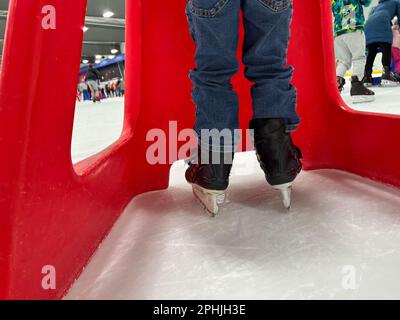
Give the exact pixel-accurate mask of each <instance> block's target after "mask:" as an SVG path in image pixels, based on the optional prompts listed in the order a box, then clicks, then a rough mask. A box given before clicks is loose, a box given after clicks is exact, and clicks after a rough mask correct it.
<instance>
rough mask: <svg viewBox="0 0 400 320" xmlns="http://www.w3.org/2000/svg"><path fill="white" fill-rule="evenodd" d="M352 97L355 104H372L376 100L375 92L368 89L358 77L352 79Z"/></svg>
mask: <svg viewBox="0 0 400 320" xmlns="http://www.w3.org/2000/svg"><path fill="white" fill-rule="evenodd" d="M350 96H351V100H352V102H353V103H362V102H371V101H374V100H375V92H373V91H372V90H370V89H368V88H366V87H365V86H364V84H363V83H362V82H361V81H360V80H359V79H358V77H357V76H352V77H351V90H350Z"/></svg>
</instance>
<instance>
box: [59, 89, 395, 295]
mask: <svg viewBox="0 0 400 320" xmlns="http://www.w3.org/2000/svg"><path fill="white" fill-rule="evenodd" d="M399 90H400V88H399ZM77 117H82V118H81V119H79V118H78V119H77V120H76V123H77V124H78V127H77V128H78V129H77V130H76V131H75V135H74V139H75V141H74V149H73V152H74V158H75V159H79V158H81V157H83V156H85V155H87V154H88V153H90V152H91V151H96V152H97V151H100V150H101V149H102V148H103V147H106V146H107V145H109V144H110V143H112V142H113V141H115V139H117V138H118V136H119V133H120V130H121V128H122V117H123V103H122V100H110V101H108V102H107V103H106V102H103V104H102V105H101V106H100V105H99V106H98V105H96V106H93V105H92V104H84V105H79V106H78V110H77ZM85 139H87V140H85ZM184 170H185V167H184V164H183V163H182V162H178V163H176V164H175V165H174V166H173V168H172V172H171V187H170V188H169V189H168V190H165V191H157V192H152V193H147V194H143V195H141V196H138V197H136V198H135V199H133V201H132V202H131V204H130V205H129V206H128V207H127V209H126V210H125V212H124V213H123V215H122V216H121V218H120V219H119V220H118V222H117V223H116V225H115V226H114V228H113V229H112V231H111V233H110V235H109V236H108V237H107V239H106V240H105V241H104V242H103V244H102V246H101V247H100V249H99V250H98V252H97V253H96V254H95V256H94V257H93V259H92V261H91V262H90V263H89V265H88V266H87V268H86V269H85V270H84V272H83V274H82V275H81V277H80V278H79V279H78V280H77V282H76V283H75V284H74V285H73V287H72V289H71V290H70V292H69V294H68V296H67V297H66V298H67V299H236V298H237V299H268V298H276V299H288V298H292V299H302V298H328V299H342V298H389V299H390V298H397V299H400V190H398V189H394V188H391V187H387V186H384V185H381V184H378V183H375V182H372V181H370V180H368V179H363V178H360V177H357V176H354V175H351V174H348V173H344V172H340V171H334V170H322V171H314V172H303V173H302V174H301V175H300V176H299V178H298V180H297V181H296V184H295V186H294V190H293V206H292V211H291V213H289V214H288V213H286V212H285V211H284V210H283V208H282V204H281V199H280V195H279V194H278V193H277V192H276V191H274V190H272V189H271V188H270V187H269V186H268V185H267V184H266V182H265V180H264V178H263V175H262V172H261V169H260V168H259V167H258V164H257V161H256V159H255V156H254V153H252V152H250V153H243V154H237V155H236V159H235V166H234V171H233V175H232V178H231V186H230V188H229V193H228V202H227V203H226V204H225V205H224V207H223V209H222V213H221V214H220V216H219V217H217V218H215V219H213V218H210V217H208V215H207V214H206V213H205V212H204V211H203V209H202V208H201V207H200V206H199V204H198V202H197V201H196V200H195V199H194V198H193V196H192V192H191V189H190V187H189V186H188V185H187V184H186V183H185V181H184V179H183V175H184ZM352 275H354V277H352ZM352 279H353V280H354V283H352ZM343 283H344V284H348V285H350V287H352V286H351V285H352V284H354V285H355V287H354V289H347V290H346V289H345V288H348V287H346V286H344V287H343Z"/></svg>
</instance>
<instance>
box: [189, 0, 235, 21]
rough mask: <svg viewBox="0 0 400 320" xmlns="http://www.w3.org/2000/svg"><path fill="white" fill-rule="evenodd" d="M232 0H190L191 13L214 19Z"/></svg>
mask: <svg viewBox="0 0 400 320" xmlns="http://www.w3.org/2000/svg"><path fill="white" fill-rule="evenodd" d="M229 1H230V0H189V1H188V8H189V11H190V12H191V13H192V14H194V15H196V16H199V17H203V18H214V17H215V16H216V15H217V14H218V13H219V12H220V11H221V10H222V9H223V8H224V7H225V6H226V5H227V4H228V2H229Z"/></svg>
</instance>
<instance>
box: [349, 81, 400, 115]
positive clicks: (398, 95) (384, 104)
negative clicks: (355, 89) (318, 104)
mask: <svg viewBox="0 0 400 320" xmlns="http://www.w3.org/2000/svg"><path fill="white" fill-rule="evenodd" d="M350 87H351V85H350V78H346V85H345V87H344V90H343V92H342V97H343V100H344V101H345V102H346V103H347V104H348V105H349V106H350V108H352V109H354V110H358V111H364V112H376V113H383V114H398V115H400V86H399V87H393V88H383V87H379V86H373V87H370V88H369V89H371V90H372V91H374V92H375V101H373V102H366V103H352V102H351V98H350Z"/></svg>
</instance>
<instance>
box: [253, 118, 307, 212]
mask: <svg viewBox="0 0 400 320" xmlns="http://www.w3.org/2000/svg"><path fill="white" fill-rule="evenodd" d="M250 129H252V130H254V146H255V149H256V153H257V158H258V161H259V162H260V166H261V168H262V169H263V171H264V173H265V178H266V179H267V181H268V183H269V184H270V185H271V186H272V187H273V188H274V189H276V190H279V191H280V192H281V194H282V197H283V205H284V207H285V208H286V209H287V210H290V206H291V190H292V184H293V182H294V180H295V179H296V177H297V175H298V174H299V173H300V171H301V169H302V165H301V161H300V159H301V158H302V154H301V151H300V149H299V148H298V147H296V146H295V145H294V144H293V141H292V137H291V136H290V133H288V132H287V131H286V124H285V122H284V121H283V120H282V119H253V120H252V121H251V122H250Z"/></svg>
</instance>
